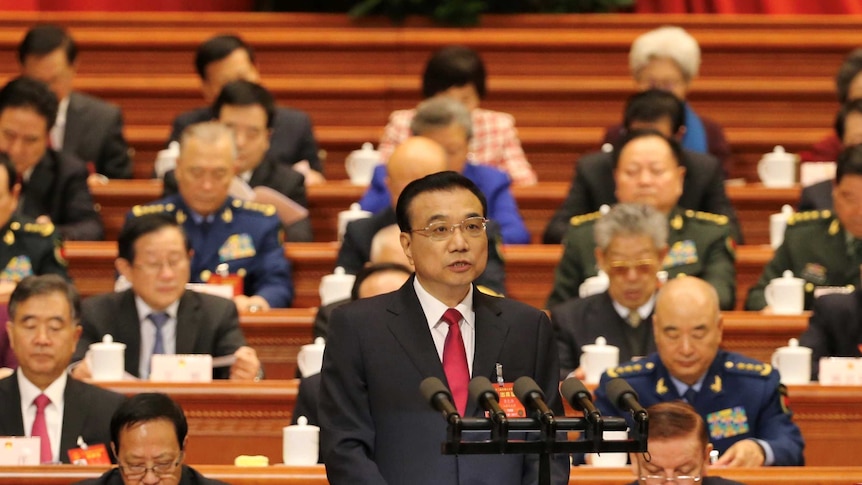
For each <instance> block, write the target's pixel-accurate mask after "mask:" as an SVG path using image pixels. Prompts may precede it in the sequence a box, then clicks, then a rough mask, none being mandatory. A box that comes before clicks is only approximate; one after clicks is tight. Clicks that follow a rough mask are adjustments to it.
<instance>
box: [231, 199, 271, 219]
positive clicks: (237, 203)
mask: <svg viewBox="0 0 862 485" xmlns="http://www.w3.org/2000/svg"><path fill="white" fill-rule="evenodd" d="M233 206H234V208H235V209H240V208H241V209H245V210H249V211H252V212H260V213H261V214H263V215H265V216H271V215H274V214H275V206H274V205H272V204H261V203H260V202H252V201H250V200H239V199H234V200H233Z"/></svg>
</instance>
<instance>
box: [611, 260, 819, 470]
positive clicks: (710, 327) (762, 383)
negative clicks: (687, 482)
mask: <svg viewBox="0 0 862 485" xmlns="http://www.w3.org/2000/svg"><path fill="white" fill-rule="evenodd" d="M653 331H654V334H655V344H656V348H657V349H658V352H657V353H654V354H650V355H649V356H648V357H647V358H646V359H642V360H639V361H637V362H627V363H623V364H620V366H619V367H616V368H612V369H608V371H607V372H605V373H604V374H603V375H602V379H601V382H600V383H599V387H598V388H597V389H596V407H598V408H599V410H600V411H601V412H602V414H603V415H614V414H616V415H618V413H619V411H618V410H617V408H616V407H615V406H614V405H613V404H612V403H611V402H610V401H608V397H607V394H606V393H605V386H606V385H607V383H608V380H609V379H610V378H613V377H622V378H624V379H625V380H626V381H627V382H628V383H629V384H631V386H632V388H633V389H634V390H635V392H637V394H638V396H639V398H640V403H641V404H642V405H643V406H652V405H653V404H656V403H659V402H666V401H675V400H679V399H684V400H685V401H686V402H688V403H689V404H691V405H692V406H693V407H694V409H696V410H697V412H698V414H700V415H701V417H703V419H704V421H705V422H706V424H707V426H708V427H709V436H710V439H711V441H712V444H713V446H714V447H715V449H717V450H718V451H719V452H721V456H720V457H719V458H718V461H716V463H715V464H716V466H732V467H744V466H760V465H775V466H793V465H802V464H803V462H804V460H803V456H802V449H803V447H804V442H803V440H802V435H801V433H800V432H799V428H798V427H797V426H796V424H794V423H793V421H792V420H791V415H792V413H791V412H790V410H789V409H788V408H787V406H786V399H787V389H786V388H785V387H784V386H783V385H781V384H779V375H778V371H776V370H775V369H773V368H772V366H770V365H769V364H763V363H761V362H757V361H755V360H752V359H749V358H748V357H745V356H743V355H741V354H736V353H733V352H727V351H725V350H720V346H721V336H722V321H721V312H720V311H719V308H718V294H717V293H716V291H715V288H713V287H712V286H711V285H709V284H708V283H707V282H705V281H703V280H701V279H699V278H696V277H693V276H689V277H685V278H678V279H675V280H673V281H669V282H668V283H667V284H666V285H665V286H664V287H663V288H662V289H661V291H659V293H658V297H657V299H656V308H655V315H654V316H653ZM650 441H652V434H650Z"/></svg>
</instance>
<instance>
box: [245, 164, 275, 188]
mask: <svg viewBox="0 0 862 485" xmlns="http://www.w3.org/2000/svg"><path fill="white" fill-rule="evenodd" d="M271 175H272V165H271V162H270V160H269V157H264V159H263V160H262V161H261V162H260V165H258V166H257V168H255V169H254V170H253V171H252V172H251V178H250V179H249V180H248V184H249V185H250V186H252V187H257V186H259V185H264V186H265V185H266V181H267V180H269V178H270V176H271Z"/></svg>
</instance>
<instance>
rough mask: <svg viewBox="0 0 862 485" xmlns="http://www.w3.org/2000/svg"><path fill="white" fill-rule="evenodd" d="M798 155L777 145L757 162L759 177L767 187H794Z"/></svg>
mask: <svg viewBox="0 0 862 485" xmlns="http://www.w3.org/2000/svg"><path fill="white" fill-rule="evenodd" d="M797 162H798V159H797V158H796V155H794V154H792V153H787V152H786V151H784V147H783V146H781V145H776V146H775V149H773V150H772V151H771V152H769V153H765V154H763V158H761V159H760V161H759V162H757V176H758V177H760V181H761V182H763V185H765V186H766V187H792V186H793V184H794V183H795V182H796V165H797Z"/></svg>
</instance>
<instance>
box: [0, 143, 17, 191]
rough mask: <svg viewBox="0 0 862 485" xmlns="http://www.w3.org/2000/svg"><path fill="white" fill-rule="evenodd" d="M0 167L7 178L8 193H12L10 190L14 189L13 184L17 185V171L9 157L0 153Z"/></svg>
mask: <svg viewBox="0 0 862 485" xmlns="http://www.w3.org/2000/svg"><path fill="white" fill-rule="evenodd" d="M0 167H5V168H6V174H7V175H8V176H9V177H8V178H9V181H8V182H9V192H10V193H11V192H12V189H13V188H15V184H17V183H18V171H17V170H15V164H14V163H12V160H11V159H10V158H9V155H7V154H5V153H3V152H0Z"/></svg>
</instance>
